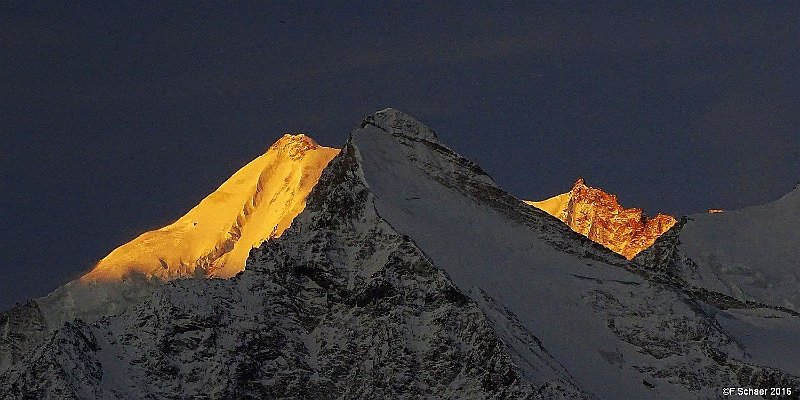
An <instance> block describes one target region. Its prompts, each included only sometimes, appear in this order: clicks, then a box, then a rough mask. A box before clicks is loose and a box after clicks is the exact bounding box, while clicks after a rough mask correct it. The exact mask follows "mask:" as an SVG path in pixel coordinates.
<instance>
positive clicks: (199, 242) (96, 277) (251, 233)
mask: <svg viewBox="0 0 800 400" xmlns="http://www.w3.org/2000/svg"><path fill="white" fill-rule="evenodd" d="M338 153H339V150H338V149H334V148H329V147H322V146H319V145H318V144H317V143H316V142H315V141H314V140H313V139H311V138H310V137H308V136H306V135H303V134H298V135H289V134H287V135H284V136H283V137H282V138H280V139H279V140H278V141H277V142H275V143H274V144H273V145H272V146H270V147H269V149H268V150H267V152H266V153H264V154H263V155H262V156H260V157H258V158H256V159H255V160H253V161H251V162H250V163H248V164H247V165H245V166H244V167H242V168H241V169H240V170H239V171H237V172H236V173H235V174H233V176H231V177H230V178H229V179H228V180H227V181H225V182H224V183H223V184H222V185H221V186H220V187H219V188H218V189H217V190H215V191H214V192H213V193H211V194H210V195H208V196H207V197H206V198H205V199H203V200H202V201H201V202H200V204H198V205H197V206H195V207H194V208H192V209H191V210H190V211H189V212H188V213H186V215H184V216H183V217H181V218H180V219H178V220H177V221H175V222H174V223H172V224H170V225H168V226H165V227H163V228H161V229H157V230H154V231H150V232H146V233H144V234H142V235H140V236H139V237H137V238H136V239H134V240H132V241H130V242H128V243H126V244H124V245H122V246H120V247H118V248H117V249H115V250H114V251H112V252H111V253H110V254H109V255H107V256H106V257H104V258H103V259H102V260H100V262H99V263H98V264H97V266H95V267H94V268H93V269H92V270H91V271H90V272H89V273H87V274H86V275H84V276H83V277H82V278H81V282H84V283H90V282H107V281H119V280H122V279H124V278H126V277H129V276H131V274H138V275H141V276H144V277H146V278H159V279H161V280H170V279H174V278H181V277H189V276H194V275H199V276H209V277H223V278H229V277H231V276H233V275H235V274H236V273H238V272H240V271H241V270H242V269H244V262H245V260H246V259H247V256H248V255H249V253H250V249H252V248H253V247H256V246H258V245H260V244H261V243H262V242H263V241H265V240H268V239H271V238H276V237H279V236H280V235H281V234H282V233H283V231H284V230H286V228H288V227H289V225H290V224H291V223H292V220H293V219H294V217H295V216H297V214H299V213H300V212H302V211H303V208H305V204H306V203H305V202H306V197H307V196H308V193H309V192H310V191H311V189H312V188H313V187H314V185H315V184H316V183H317V181H318V180H319V176H320V174H322V170H323V169H324V168H325V166H327V165H328V163H329V162H330V160H331V159H333V157H335V156H336V154H338Z"/></svg>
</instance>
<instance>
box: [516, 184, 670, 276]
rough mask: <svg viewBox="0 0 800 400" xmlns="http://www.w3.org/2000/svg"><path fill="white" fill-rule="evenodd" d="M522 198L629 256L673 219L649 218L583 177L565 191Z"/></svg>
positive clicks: (662, 215)
mask: <svg viewBox="0 0 800 400" xmlns="http://www.w3.org/2000/svg"><path fill="white" fill-rule="evenodd" d="M525 202H526V203H528V204H530V205H532V206H534V207H536V208H539V209H540V210H542V211H545V212H547V213H548V214H550V215H552V216H554V217H556V218H558V219H560V220H561V221H563V222H564V223H565V224H567V225H569V227H570V228H572V230H574V231H575V232H578V233H580V234H581V235H584V236H586V237H588V238H589V239H591V240H593V241H594V242H597V243H600V244H602V245H603V246H606V247H608V248H609V249H611V250H613V251H614V252H616V253H617V254H621V255H623V256H625V258H627V259H629V260H630V259H632V258H633V257H635V256H636V255H637V254H639V252H641V251H642V250H644V249H646V248H648V247H650V246H652V245H653V243H654V242H655V241H656V239H657V238H658V237H659V236H661V235H662V234H664V232H666V231H667V230H669V228H671V227H672V226H673V225H675V222H677V221H676V220H675V218H674V217H672V216H671V215H665V214H656V216H655V217H652V218H649V217H647V216H645V215H644V214H643V213H642V210H641V209H640V208H625V207H622V206H621V205H620V204H619V202H618V201H617V196H616V195H613V194H609V193H606V192H604V191H603V190H602V189H598V188H593V187H590V186H587V185H586V184H585V183H584V182H583V178H579V179H578V180H577V181H576V182H575V184H574V185H573V186H572V189H570V191H569V192H567V193H563V194H559V195H557V196H553V197H551V198H549V199H546V200H542V201H525Z"/></svg>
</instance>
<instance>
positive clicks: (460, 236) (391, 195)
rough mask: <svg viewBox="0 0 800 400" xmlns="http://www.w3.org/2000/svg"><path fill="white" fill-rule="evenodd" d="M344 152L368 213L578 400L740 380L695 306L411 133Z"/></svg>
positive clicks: (393, 128) (359, 139)
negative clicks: (358, 165)
mask: <svg viewBox="0 0 800 400" xmlns="http://www.w3.org/2000/svg"><path fill="white" fill-rule="evenodd" d="M351 145H352V147H353V148H354V149H355V150H356V151H357V152H358V154H359V156H360V157H361V159H362V162H363V166H364V171H365V177H366V181H367V184H368V185H369V186H370V188H371V190H372V192H373V193H374V195H375V198H376V209H377V211H378V213H379V214H380V215H381V216H383V217H384V218H385V219H386V220H387V222H388V223H390V224H391V225H392V226H393V227H395V229H397V230H398V231H399V232H401V233H403V234H406V235H409V236H410V237H412V238H413V239H414V241H415V243H417V245H418V246H419V247H420V248H421V249H422V251H424V252H425V253H426V254H427V255H428V256H429V257H430V258H431V260H432V261H433V263H434V264H435V265H436V266H438V267H440V268H442V269H444V270H445V271H446V272H447V273H448V274H449V275H450V276H451V277H452V279H453V281H454V282H455V283H456V284H457V285H458V286H459V287H460V288H461V289H462V290H464V291H474V290H476V288H478V289H480V290H482V291H485V292H486V293H488V295H489V296H491V297H493V298H495V299H496V300H497V301H498V303H499V304H502V305H504V306H505V307H507V308H508V309H509V311H510V312H512V313H513V314H514V315H516V316H517V317H519V319H520V321H521V322H522V324H523V325H524V326H525V327H526V328H527V329H529V330H530V331H531V332H532V333H533V334H534V335H536V336H537V337H538V338H539V339H541V341H542V343H543V345H544V347H545V348H548V349H549V350H550V353H551V354H553V356H554V357H555V358H556V359H557V360H559V361H560V362H561V363H562V364H563V365H564V366H565V368H566V369H567V370H568V371H569V372H570V373H571V374H572V376H574V377H575V379H576V382H579V386H581V387H582V388H583V389H584V390H587V391H590V392H593V393H595V394H597V395H599V396H600V397H604V398H691V397H702V396H709V397H713V396H717V395H718V394H717V393H716V389H715V387H721V386H720V385H723V384H724V382H735V381H737V380H739V381H741V380H742V379H744V378H743V377H741V376H737V372H736V368H737V367H734V366H732V365H731V364H733V363H734V362H733V361H732V360H733V359H738V360H747V359H749V356H748V355H747V354H746V352H745V351H742V350H741V349H740V348H739V347H738V346H737V345H735V344H734V343H733V342H732V341H730V339H729V338H728V337H727V335H726V333H725V332H723V331H721V330H720V329H719V327H718V326H717V322H716V321H715V320H714V319H713V318H712V317H710V316H709V315H707V314H706V311H705V310H704V309H703V308H702V307H699V308H698V304H697V303H696V300H695V299H691V298H687V294H685V293H682V292H680V291H678V290H674V291H673V290H669V289H668V288H667V287H663V286H661V285H659V284H653V283H650V282H648V281H645V280H643V279H642V277H641V276H637V275H635V274H633V273H631V272H630V271H628V270H627V269H626V265H627V264H626V263H625V262H624V261H623V260H622V259H616V258H615V257H614V256H613V255H612V254H610V252H607V251H604V250H603V249H599V248H597V247H595V246H589V245H587V242H588V240H585V239H583V238H582V237H576V236H577V235H568V234H565V233H564V232H561V231H559V227H558V226H555V225H556V224H558V222H557V221H555V220H552V219H550V218H544V217H543V216H542V214H541V213H538V212H533V211H527V210H525V208H526V207H525V206H524V205H523V204H522V203H521V202H518V201H516V200H515V199H513V198H511V196H509V195H507V194H506V193H504V192H502V191H500V190H499V189H497V188H496V186H495V185H494V183H493V182H492V181H491V179H490V178H489V177H488V176H486V175H485V174H483V173H482V171H480V169H479V168H477V167H476V166H475V165H474V164H472V163H470V162H469V161H467V160H465V159H463V158H461V157H459V156H458V155H456V154H455V153H453V152H452V151H451V150H449V149H447V148H446V147H444V146H442V145H441V144H440V143H439V142H438V141H437V139H436V136H435V134H434V133H433V132H432V131H430V129H428V128H427V127H425V126H424V125H422V124H420V123H419V122H417V121H415V120H413V119H412V118H410V117H408V116H406V115H404V114H402V113H400V112H397V111H395V110H385V111H383V112H379V113H377V114H376V115H374V116H373V117H370V118H368V119H367V121H365V123H364V124H362V128H361V129H358V130H356V131H355V132H353V133H352V140H351ZM598 260H599V261H598ZM603 261H605V262H603ZM609 264H612V265H609ZM760 344H761V343H756V344H753V346H758V345H760ZM709 347H711V348H715V349H716V350H715V351H719V352H721V353H724V354H728V355H730V357H731V359H730V360H729V362H730V363H731V364H728V365H725V363H724V362H721V361H720V360H719V359H718V358H717V356H716V355H715V354H712V353H709V351H708V348H709ZM689 360H692V361H689ZM739 362H745V361H736V363H739ZM654 387H655V388H654Z"/></svg>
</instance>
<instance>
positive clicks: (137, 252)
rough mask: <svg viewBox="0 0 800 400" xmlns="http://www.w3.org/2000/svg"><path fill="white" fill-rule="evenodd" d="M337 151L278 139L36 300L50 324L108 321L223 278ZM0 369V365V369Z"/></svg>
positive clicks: (297, 204)
mask: <svg viewBox="0 0 800 400" xmlns="http://www.w3.org/2000/svg"><path fill="white" fill-rule="evenodd" d="M338 153H339V150H338V149H334V148H329V147H323V146H319V145H318V144H317V143H316V142H314V140H313V139H311V138H310V137H308V136H305V135H303V134H299V135H288V134H287V135H284V136H283V137H282V138H281V139H279V140H278V141H276V142H275V143H274V144H273V145H272V146H270V147H269V149H268V150H267V152H266V153H265V154H263V155H261V156H260V157H258V158H256V159H255V160H253V161H252V162H250V163H248V164H247V165H245V166H244V167H242V168H241V169H240V170H239V171H237V172H236V173H235V174H233V175H232V176H231V177H230V178H229V179H228V180H226V181H225V182H224V183H223V184H222V185H221V186H220V187H219V188H218V189H217V190H215V191H214V192H213V193H211V194H210V195H208V196H207V197H206V198H205V199H203V200H202V201H201V202H200V203H199V204H198V205H197V206H195V207H194V208H192V209H191V210H190V211H189V212H188V213H187V214H186V215H184V216H183V217H181V218H180V219H178V220H177V221H176V222H174V223H172V224H170V225H168V226H165V227H163V228H161V229H158V230H154V231H151V232H146V233H144V234H142V235H140V236H139V237H137V238H135V239H134V240H132V241H130V242H128V243H126V244H124V245H122V246H120V247H119V248H117V249H115V250H114V251H112V252H111V253H110V254H109V255H107V256H106V257H105V258H103V259H102V260H100V262H99V263H98V264H97V265H96V266H95V267H94V268H93V269H92V270H91V271H90V272H89V273H87V274H86V275H84V276H83V277H82V278H80V279H79V280H76V281H73V282H70V283H68V284H66V285H64V286H62V287H60V288H58V289H56V290H55V291H54V292H53V293H51V294H49V295H48V296H46V297H44V298H40V299H36V300H35V301H36V303H37V306H38V307H37V308H36V310H37V312H39V313H41V314H42V317H43V318H44V319H45V320H46V321H47V322H48V323H49V324H53V325H54V326H58V325H60V324H61V323H62V322H64V321H69V320H71V319H72V318H76V317H78V318H81V319H83V320H84V321H87V322H90V321H93V320H94V319H95V318H97V317H100V316H103V315H112V314H116V313H119V312H121V311H123V310H125V309H126V308H127V307H128V306H129V305H131V304H135V303H136V302H137V301H139V299H140V298H141V297H144V296H148V295H149V293H150V292H151V291H152V290H153V288H155V287H158V286H160V285H162V284H163V282H164V281H169V280H172V279H176V278H190V277H222V278H229V277H231V276H233V275H235V274H236V273H238V272H240V271H241V270H242V269H244V265H245V260H246V259H247V256H248V255H249V253H250V250H251V249H252V248H254V247H256V246H258V245H260V244H261V243H262V242H263V241H265V240H268V239H270V238H275V237H279V236H280V235H281V234H282V233H283V231H284V230H285V229H286V228H288V227H289V226H290V224H291V223H292V220H293V219H294V217H296V216H297V214H299V213H300V212H301V211H302V210H303V208H304V207H305V205H306V197H307V196H308V193H309V192H310V191H311V189H312V188H313V187H314V185H315V184H316V183H317V181H318V180H319V176H320V174H322V171H323V169H324V168H325V166H326V165H328V163H329V162H330V160H331V159H332V158H333V157H334V156H335V155H336V154H338ZM0 365H1V364H0Z"/></svg>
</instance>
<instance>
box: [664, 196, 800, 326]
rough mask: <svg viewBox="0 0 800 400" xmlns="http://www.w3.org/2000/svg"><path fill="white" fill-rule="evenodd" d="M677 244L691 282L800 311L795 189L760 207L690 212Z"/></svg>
mask: <svg viewBox="0 0 800 400" xmlns="http://www.w3.org/2000/svg"><path fill="white" fill-rule="evenodd" d="M678 248H679V250H680V252H681V253H682V254H683V255H684V256H685V257H686V258H688V259H689V260H691V262H687V264H688V265H687V266H686V269H685V277H686V278H687V279H688V280H689V281H690V282H692V283H693V284H696V285H699V286H703V287H706V288H708V289H711V290H714V291H717V292H721V293H725V294H728V295H730V296H732V297H735V298H737V299H739V300H744V301H757V302H761V303H766V304H770V305H775V306H783V307H787V308H790V309H793V310H795V311H800V187H797V188H795V189H794V190H793V191H792V192H791V193H789V194H787V195H785V196H784V197H782V198H781V199H779V200H777V201H775V202H772V203H768V204H764V205H761V206H755V207H749V208H745V209H742V210H731V211H727V212H724V213H714V214H696V215H691V216H689V220H688V222H687V223H686V224H685V225H684V226H683V228H682V229H681V230H680V245H679V247H678Z"/></svg>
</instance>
